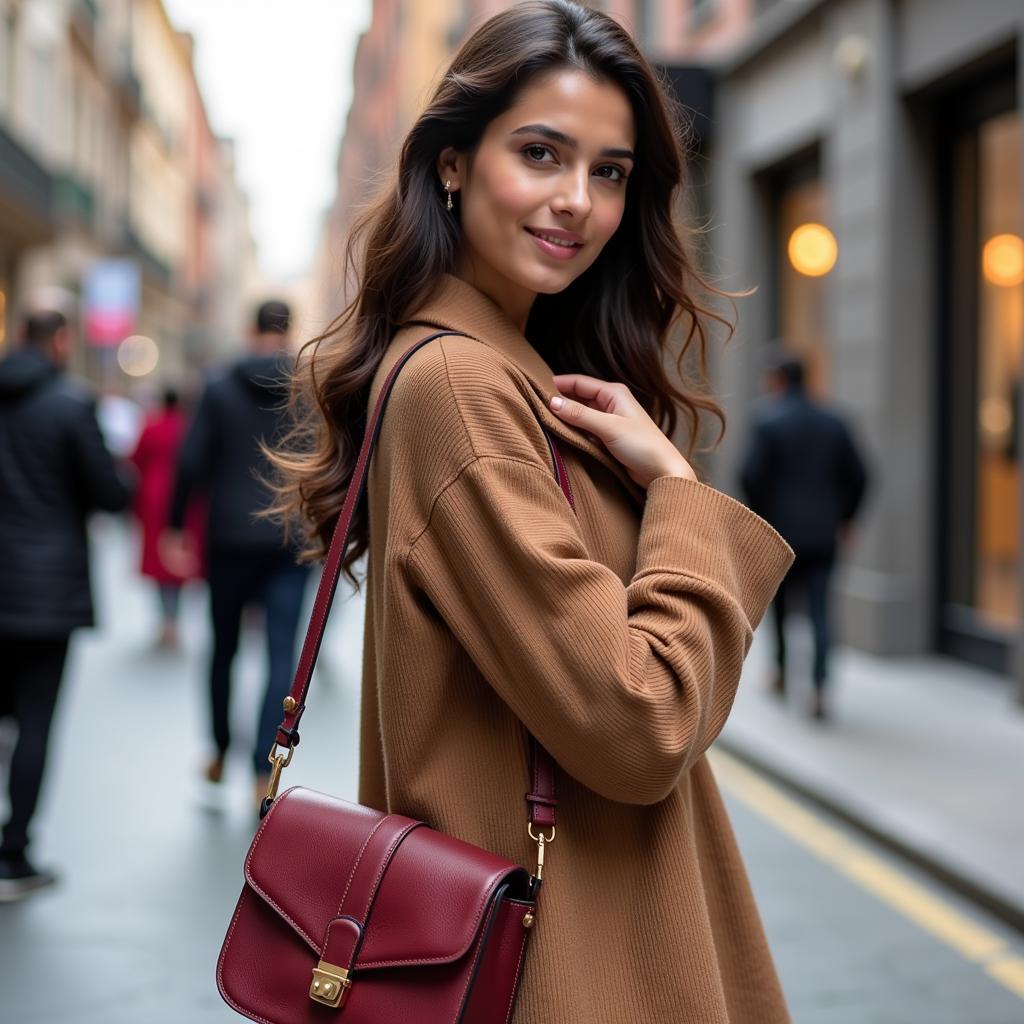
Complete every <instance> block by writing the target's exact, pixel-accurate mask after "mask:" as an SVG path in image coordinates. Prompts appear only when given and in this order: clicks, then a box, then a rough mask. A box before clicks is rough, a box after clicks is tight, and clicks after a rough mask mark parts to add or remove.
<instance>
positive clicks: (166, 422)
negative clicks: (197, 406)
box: [131, 388, 201, 649]
mask: <svg viewBox="0 0 1024 1024" xmlns="http://www.w3.org/2000/svg"><path fill="white" fill-rule="evenodd" d="M187 425H188V424H187V421H186V419H185V417H184V415H183V414H182V412H181V410H180V408H179V407H178V393H177V392H176V391H175V390H174V389H173V388H167V389H166V390H165V391H164V395H163V403H162V405H161V407H160V409H159V410H158V411H156V412H155V413H152V414H151V415H150V416H149V417H147V419H146V422H145V424H144V425H143V428H142V433H141V434H140V435H139V440H138V443H137V444H136V446H135V451H134V452H133V453H132V456H131V461H132V462H133V463H134V465H135V467H136V469H137V470H138V472H139V486H138V490H137V492H136V499H135V514H136V516H137V517H138V519H139V523H140V525H141V526H142V563H141V566H140V571H141V573H142V575H143V576H148V577H149V578H150V579H152V580H153V581H154V582H155V583H156V585H157V590H158V593H159V597H160V611H161V626H160V634H159V637H158V639H157V645H158V646H159V647H161V648H165V649H172V648H175V647H177V646H178V606H179V604H180V600H181V587H182V584H184V583H185V582H186V581H187V580H189V579H192V578H194V577H195V576H196V575H198V574H199V566H198V565H197V566H195V567H194V568H192V569H191V571H189V570H188V569H183V568H182V566H180V565H175V566H174V567H173V568H172V567H171V566H170V565H168V564H167V560H166V559H165V557H164V555H163V554H162V552H161V550H160V543H159V542H160V536H161V535H162V533H163V532H164V530H165V529H166V527H167V517H168V514H169V511H170V504H171V490H172V488H173V486H174V474H175V471H176V468H177V462H178V452H179V450H180V448H181V444H182V441H183V440H184V436H185V429H186V427H187ZM192 511H194V510H192ZM189 518H190V519H191V520H192V522H191V523H189V524H188V525H189V532H190V533H191V534H192V538H191V539H192V541H193V543H192V544H191V545H190V547H191V548H192V550H194V551H198V550H199V549H200V546H201V545H200V540H201V537H200V526H199V519H198V518H197V517H196V516H195V515H190V516H189Z"/></svg>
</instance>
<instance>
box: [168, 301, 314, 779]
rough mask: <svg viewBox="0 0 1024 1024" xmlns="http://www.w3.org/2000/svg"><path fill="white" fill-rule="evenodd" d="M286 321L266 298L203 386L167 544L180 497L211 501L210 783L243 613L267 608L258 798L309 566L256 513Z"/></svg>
mask: <svg viewBox="0 0 1024 1024" xmlns="http://www.w3.org/2000/svg"><path fill="white" fill-rule="evenodd" d="M289 321H290V311H289V309H288V306H287V305H285V303H283V302H278V301H268V302H264V303H263V304H262V305H261V306H260V307H259V309H258V310H257V313H256V321H255V325H254V330H253V332H252V333H251V335H250V339H249V343H250V353H249V354H248V355H247V356H245V357H244V358H242V359H241V360H239V361H238V362H236V363H235V364H233V365H232V366H231V367H229V368H228V369H227V371H226V372H224V373H222V374H220V375H219V376H217V377H215V378H214V379H212V380H211V381H210V382H209V383H208V384H207V386H206V387H205V389H204V390H203V394H202V396H201V398H200V400H199V405H198V407H197V409H196V413H195V417H194V419H193V421H192V424H191V426H190V428H189V431H188V434H187V435H186V438H185V442H184V445H183V446H182V450H181V455H180V457H179V462H178V472H177V479H176V482H175V487H174V496H173V499H172V503H171V512H170V518H169V525H170V530H171V533H170V536H169V537H168V539H167V544H166V547H167V549H168V550H170V551H172V552H173V551H175V550H176V551H177V552H178V553H179V555H180V553H182V552H183V551H184V550H185V547H184V545H183V544H182V539H181V533H180V530H181V527H182V523H183V521H184V517H185V508H186V504H187V502H188V499H189V497H190V496H191V495H192V494H194V493H195V492H197V491H204V492H205V493H206V495H207V498H208V502H209V504H208V517H207V527H206V544H207V555H206V565H207V579H208V582H209V587H210V615H211V621H212V626H213V652H212V656H211V659H210V669H209V689H210V712H211V724H212V731H213V743H214V748H215V754H214V756H213V758H212V760H211V761H210V762H209V764H208V765H207V767H206V770H205V774H206V778H207V779H208V781H210V782H213V783H219V782H220V781H221V779H222V777H223V773H224V765H225V758H226V755H227V752H228V748H229V746H230V743H231V734H230V729H229V722H228V718H229V716H228V710H229V704H230V694H231V666H232V663H233V662H234V658H235V653H236V652H237V650H238V640H239V631H240V627H241V619H242V612H243V609H244V608H245V606H246V605H247V604H249V603H250V602H253V601H259V602H260V603H262V605H263V607H264V612H265V629H266V639H267V652H268V656H269V673H268V678H267V683H266V689H265V691H264V697H263V702H262V708H261V710H260V713H259V723H258V726H257V730H256V744H255V747H254V748H253V751H252V760H253V767H254V770H255V773H256V789H257V793H258V796H259V797H260V798H262V796H263V790H265V789H266V783H267V779H268V776H269V764H268V761H267V755H268V754H269V753H270V750H271V748H272V747H273V745H274V737H275V734H276V732H277V726H278V724H279V723H280V720H281V717H282V707H281V704H282V701H283V699H284V697H285V696H286V695H287V693H288V690H289V688H290V685H291V673H292V669H293V663H294V655H295V639H296V632H297V630H298V625H299V615H300V612H301V609H302V601H303V596H304V592H305V586H306V580H307V578H308V576H309V567H308V566H307V565H299V564H298V563H297V561H296V551H295V550H293V549H292V548H291V547H288V546H286V544H285V540H284V533H283V530H282V528H281V527H280V526H278V525H277V524H275V523H274V522H272V521H270V520H269V519H265V518H256V516H255V514H256V513H257V512H260V511H261V510H263V509H264V508H265V507H266V506H267V505H268V504H269V502H270V498H271V495H270V492H269V491H268V490H267V487H266V485H265V484H264V483H263V482H262V479H261V478H262V477H264V476H265V475H266V474H267V473H268V472H269V465H268V464H267V462H266V460H265V459H264V457H263V453H262V451H261V450H260V442H261V441H266V442H267V443H268V444H270V443H273V442H274V441H275V440H276V439H277V438H278V437H279V435H280V434H281V433H282V432H283V431H284V429H285V427H286V422H285V419H284V417H285V415H286V413H285V409H284V405H285V403H286V401H287V384H286V379H285V376H286V367H287V364H288V362H289V360H288V357H287V354H286V351H287V346H288V329H289ZM172 557H173V556H172ZM179 564H181V562H180V560H179ZM182 567H183V568H187V565H183V566H182Z"/></svg>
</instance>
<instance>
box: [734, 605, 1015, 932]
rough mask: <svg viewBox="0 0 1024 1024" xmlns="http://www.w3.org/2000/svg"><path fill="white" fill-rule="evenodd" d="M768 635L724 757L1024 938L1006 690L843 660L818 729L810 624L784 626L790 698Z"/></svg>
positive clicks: (976, 679)
mask: <svg viewBox="0 0 1024 1024" xmlns="http://www.w3.org/2000/svg"><path fill="white" fill-rule="evenodd" d="M790 633H792V634H793V636H792V639H791V640H790V638H789V634H790ZM769 634H770V630H769V629H768V626H767V620H766V622H765V623H764V624H763V625H762V626H761V627H760V628H759V629H758V630H757V632H756V634H755V637H754V644H753V647H752V649H751V651H750V653H749V655H748V658H747V663H746V665H745V668H744V678H743V681H742V683H741V685H740V690H739V694H738V696H737V699H736V703H735V706H734V709H733V712H732V715H731V716H730V719H729V722H728V723H727V725H726V727H725V730H724V731H723V733H722V735H721V737H720V739H719V741H718V742H719V744H720V745H721V746H722V748H723V749H725V750H727V751H729V752H731V753H732V754H734V755H735V756H737V757H739V758H741V759H742V760H744V761H746V762H747V763H748V764H750V765H751V766H753V767H756V768H758V769H760V770H762V771H764V772H765V773H766V774H768V775H770V776H773V777H774V778H775V779H776V780H778V781H779V782H782V783H784V784H786V785H788V786H790V787H791V788H793V789H794V790H797V791H799V792H800V793H802V794H803V795H804V796H807V797H809V798H810V799H812V800H814V801H816V802H818V803H819V804H821V805H823V806H825V807H826V808H827V809H829V810H830V811H832V812H833V813H835V814H837V815H839V816H840V817H842V818H844V819H846V820H848V821H849V822H851V823H853V824H855V825H857V826H859V827H860V828H862V829H863V830H865V831H866V832H868V833H870V834H871V835H872V836H873V837H875V838H877V839H879V840H881V841H882V842H884V843H885V844H886V845H888V846H890V847H891V848H893V849H896V850H898V851H899V852H900V853H903V854H904V855H907V856H908V857H910V858H911V859H912V860H913V861H915V862H916V863H918V864H919V865H921V866H922V867H924V868H926V869H928V870H929V871H931V872H932V873H934V874H935V875H937V876H938V877H940V878H942V879H943V880H944V881H946V882H947V883H949V884H952V885H953V886H954V887H956V888H957V889H959V890H960V891H961V892H964V893H965V894H966V895H968V896H969V897H971V898H972V899H975V900H977V901H978V902H980V903H982V904H983V905H985V906H987V907H988V908H989V909H991V910H992V911H993V912H994V913H996V914H998V915H999V916H1000V917H1002V918H1003V919H1004V920H1006V921H1008V922H1009V923H1011V924H1013V925H1014V926H1015V927H1017V928H1019V929H1021V930H1024V707H1021V705H1020V704H1019V703H1017V702H1016V701H1015V700H1014V697H1013V692H1012V690H1011V688H1010V686H1009V684H1008V683H1007V682H1006V680H1004V679H1003V678H1001V677H999V676H996V675H993V674H992V673H988V672H984V671H982V670H980V669H975V668H972V667H971V666H968V665H964V664H963V663H961V662H958V661H955V660H953V659H951V658H945V657H940V656H928V657H914V658H903V659H893V658H878V657H873V656H871V655H868V654H864V653H861V652H859V651H855V650H852V649H849V648H837V649H836V650H835V651H834V653H833V654H832V657H831V664H830V673H831V677H832V680H831V687H830V690H829V691H828V695H829V697H830V698H831V700H830V708H831V716H830V718H829V719H828V720H826V721H825V722H817V721H814V720H813V719H811V718H810V717H809V716H808V714H807V705H808V700H809V698H810V683H809V682H805V679H806V680H809V678H810V658H811V652H810V629H809V627H808V624H807V622H806V620H804V619H797V620H793V621H792V623H791V624H790V625H788V626H787V640H788V641H789V642H788V650H787V654H788V655H789V658H788V661H789V664H788V666H787V675H788V676H789V681H788V689H789V692H788V693H787V696H786V697H785V698H779V697H776V696H774V695H773V694H771V693H770V692H769V686H768V679H769V675H770V669H772V668H773V667H774V639H773V638H772V637H771V636H770V635H769Z"/></svg>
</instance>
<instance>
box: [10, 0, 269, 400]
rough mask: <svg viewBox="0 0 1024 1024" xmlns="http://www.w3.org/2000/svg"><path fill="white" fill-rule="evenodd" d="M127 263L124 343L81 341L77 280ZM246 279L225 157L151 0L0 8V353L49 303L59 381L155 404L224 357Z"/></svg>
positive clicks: (82, 305) (243, 214) (83, 317)
mask: <svg viewBox="0 0 1024 1024" xmlns="http://www.w3.org/2000/svg"><path fill="white" fill-rule="evenodd" d="M129 263H130V264H131V266H132V268H133V270H132V275H130V276H133V279H134V280H137V284H136V285H135V286H134V294H133V295H131V296H128V293H127V292H125V293H124V295H122V299H123V301H121V305H120V306H119V307H118V308H119V309H120V311H121V313H122V314H123V313H125V312H126V310H127V309H128V308H129V307H130V312H131V316H130V317H129V318H127V319H123V318H122V321H123V324H130V328H131V333H129V334H125V333H124V332H123V331H121V329H120V327H118V328H117V329H115V330H113V331H109V330H105V329H104V330H99V331H91V330H90V328H89V324H90V323H96V322H97V316H98V314H99V313H100V312H102V313H103V314H104V316H106V319H105V320H104V323H106V324H109V323H110V322H111V321H110V319H109V314H110V310H109V309H107V308H104V309H103V310H97V309H96V308H94V307H93V305H92V304H91V302H90V299H89V297H88V296H87V294H86V292H87V284H88V282H93V284H95V282H96V280H101V281H102V280H108V281H109V280H110V278H109V275H108V273H107V272H108V271H109V269H110V268H111V267H120V268H121V270H122V271H124V270H125V268H126V267H127V265H128V264H129ZM105 275H107V276H105ZM257 276H258V268H257V266H256V260H255V249H254V243H253V240H252V233H251V230H250V225H249V212H248V203H247V200H246V198H245V196H244V193H243V192H242V191H241V189H240V187H239V185H238V181H237V175H236V171H235V166H234V160H233V156H232V153H231V147H230V144H228V143H227V142H226V141H225V140H222V139H218V138H217V137H216V136H215V134H214V132H213V130H212V128H211V126H210V124H209V121H208V119H207V116H206V110H205V105H204V100H203V96H202V93H201V90H200V88H199V85H198V83H197V81H196V78H195V73H194V68H193V48H192V40H191V38H190V37H189V36H188V35H186V34H184V33H181V32H178V31H177V29H176V28H175V27H174V25H173V24H172V23H171V21H170V20H169V18H168V15H167V12H166V10H165V8H164V6H163V3H162V0H66V2H62V3H50V2H48V0H0V352H2V351H3V348H4V346H5V345H6V344H9V341H10V335H11V334H12V332H13V331H14V329H15V326H16V323H17V319H18V318H19V317H20V316H21V315H22V314H24V313H25V311H26V310H27V309H28V308H30V307H32V306H34V305H38V304H40V303H47V304H56V305H58V306H59V308H61V309H62V310H63V311H64V312H66V313H67V314H68V315H69V317H70V318H71V320H72V323H73V324H74V325H75V328H76V330H78V331H79V333H80V336H81V338H80V340H81V341H82V344H80V345H78V346H77V347H76V351H75V354H74V357H73V369H74V370H75V371H77V372H79V373H82V374H84V375H86V376H88V377H90V378H92V379H93V381H94V382H96V383H98V384H100V385H101V386H102V387H103V388H104V389H105V390H112V391H126V390H136V389H138V388H140V387H141V389H142V390H144V391H145V390H147V389H148V391H149V392H150V393H155V389H156V386H157V385H158V384H159V383H162V382H166V383H181V382H182V380H188V379H189V377H190V376H194V372H193V371H194V370H195V369H196V368H198V367H200V366H203V365H205V364H208V363H212V362H216V361H218V360H220V359H222V358H223V357H224V355H225V353H226V352H227V351H228V350H231V349H233V348H236V347H237V346H238V345H239V344H240V336H241V333H242V330H243V322H244V321H243V315H244V313H245V312H246V305H247V303H248V302H249V300H250V299H251V297H252V295H253V294H254V292H255V290H256V282H257ZM120 279H121V280H124V279H126V278H124V275H123V274H122V277H121V278H120ZM100 290H101V291H103V290H104V289H103V288H101V289H100ZM120 292H124V289H121V290H120ZM120 292H119V294H120ZM129 299H130V301H129ZM122 321H119V323H121V322H122ZM139 352H143V353H145V354H146V358H144V359H140V358H138V353H139Z"/></svg>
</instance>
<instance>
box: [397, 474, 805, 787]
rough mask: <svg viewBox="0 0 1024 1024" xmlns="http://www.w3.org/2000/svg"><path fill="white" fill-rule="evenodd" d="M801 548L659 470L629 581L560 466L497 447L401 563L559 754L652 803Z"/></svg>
mask: <svg viewBox="0 0 1024 1024" xmlns="http://www.w3.org/2000/svg"><path fill="white" fill-rule="evenodd" d="M793 557H794V556H793V551H792V549H791V548H790V547H789V545H788V544H787V543H786V542H785V541H784V540H783V538H782V537H781V536H780V535H779V534H778V533H777V532H776V531H775V530H774V529H773V528H772V527H771V526H770V525H769V524H768V523H766V522H765V521H764V520H763V519H761V518H759V517H758V516H756V515H755V514H754V513H753V512H752V511H751V510H750V509H749V508H747V507H746V506H745V505H743V504H741V503H740V502H738V501H736V500H734V499H733V498H731V497H729V496H728V495H726V494H724V493H723V492H721V491H718V490H716V489H714V488H712V487H710V486H709V485H707V484H704V483H701V482H699V481H695V480H687V479H684V478H681V477H671V476H664V477H658V478H657V479H655V480H653V481H652V482H651V484H650V485H649V487H648V489H647V496H646V503H645V508H644V512H643V517H642V523H641V529H640V535H639V545H638V551H637V560H636V567H635V572H634V574H633V576H632V578H631V579H630V580H629V581H628V582H627V583H623V581H622V579H621V578H620V577H619V576H618V575H617V574H616V573H615V572H614V571H613V570H612V569H610V568H609V567H607V566H606V565H604V564H603V563H601V562H599V561H595V560H594V559H593V558H592V557H590V555H589V554H588V551H587V548H586V544H585V542H584V540H583V537H582V534H581V533H580V530H579V525H578V521H577V520H576V515H575V513H574V512H573V510H572V509H571V508H570V507H569V504H568V502H567V501H566V499H565V496H564V495H563V493H562V491H561V489H560V488H559V486H558V483H557V481H556V480H555V478H554V475H553V473H552V472H551V471H550V469H546V468H543V467H541V466H540V465H539V464H536V463H533V462H530V461H524V460H521V459H515V458H503V457H500V456H493V455H492V456H481V457H478V458H476V459H474V460H473V461H471V462H470V463H468V464H467V465H466V466H465V467H464V468H463V469H462V470H461V472H459V474H458V475H457V477H455V478H454V479H453V480H452V481H451V482H450V483H449V484H448V485H447V486H445V487H444V489H443V490H442V491H441V492H440V493H439V494H438V496H437V498H436V500H435V502H434V504H433V507H432V509H431V512H430V517H429V520H428V522H427V524H426V526H425V527H424V529H423V531H422V532H421V533H420V534H419V536H418V537H416V539H415V542H414V543H413V544H412V546H411V548H410V550H409V552H408V556H407V560H406V567H407V569H408V570H409V572H410V573H411V579H412V581H413V584H414V585H415V586H416V587H417V589H418V590H420V591H422V593H423V594H425V595H426V596H427V597H428V598H429V600H430V601H431V602H432V604H433V605H434V606H435V607H436V609H437V610H438V612H439V614H440V615H441V616H442V617H443V618H444V620H445V621H446V622H447V624H448V626H449V627H450V628H451V630H452V632H453V633H454V635H455V637H456V639H457V640H458V642H459V643H460V644H461V645H462V647H463V648H464V649H465V651H466V652H467V653H468V655H469V656H470V657H471V658H472V660H473V661H474V663H475V664H476V666H477V668H478V669H479V670H480V672H481V673H482V674H483V676H484V677H485V678H486V680H487V681H488V683H489V684H490V685H491V686H492V687H493V688H494V689H495V690H496V691H497V693H498V694H499V695H500V697H501V698H502V699H503V700H504V701H505V703H506V704H507V705H508V706H509V707H510V708H511V709H512V711H513V712H514V713H515V714H516V715H517V716H518V717H519V718H520V719H521V720H522V722H523V723H524V724H525V726H526V727H527V728H528V729H529V730H530V732H532V733H533V735H534V736H535V737H536V738H537V740H538V741H539V742H540V743H542V744H543V745H544V746H545V747H546V748H547V749H548V751H549V752H550V753H551V755H552V757H554V758H555V760H556V761H557V762H558V763H559V764H560V765H561V767H562V768H563V769H564V770H565V771H567V772H568V773H569V774H570V775H572V776H573V777H574V778H576V779H577V780H578V781H579V782H581V783H583V784H584V785H585V786H587V787H588V788H590V789H592V790H594V791H595V792H597V793H599V794H601V795H602V796H604V797H606V798H608V799H611V800H616V801H620V802H625V803H634V804H651V803H656V802H657V801H659V800H662V799H664V798H665V797H666V796H667V795H668V794H669V793H671V792H672V790H673V789H674V788H675V786H676V785H677V784H678V782H679V781H680V777H681V776H682V775H683V773H685V772H686V771H687V769H688V768H689V767H690V766H691V765H692V764H693V763H694V762H695V761H696V760H697V759H698V758H699V757H700V756H701V755H702V754H703V753H704V752H705V751H706V750H707V748H708V747H709V746H710V744H711V743H712V741H713V740H714V739H715V737H716V736H717V735H718V733H719V731H720V730H721V728H722V726H723V725H724V723H725V720H726V717H727V715H728V713H729V710H730V708H731V706H732V702H733V698H734V696H735V693H736V687H737V683H738V682H739V677H740V669H741V666H742V663H743V660H744V658H745V657H746V654H747V651H748V650H749V647H750V643H751V640H752V637H753V630H754V628H755V627H756V626H757V624H758V622H759V621H760V619H761V617H762V616H763V614H764V612H765V610H766V608H767V605H768V604H769V602H770V601H771V599H772V597H773V595H774V593H775V591H776V589H777V587H778V584H779V583H780V581H781V580H782V578H783V576H784V575H785V573H786V571H787V570H788V568H789V566H790V564H791V563H792V561H793Z"/></svg>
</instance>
